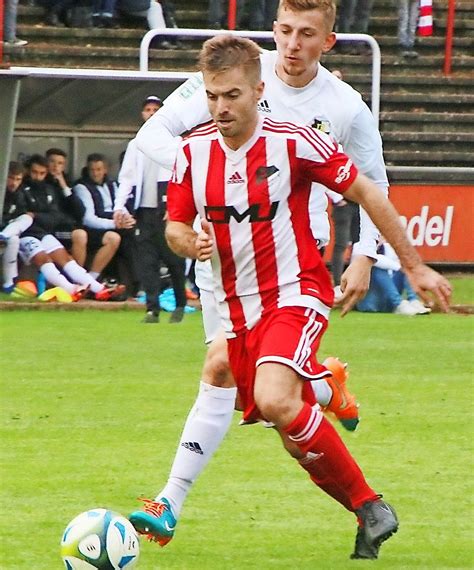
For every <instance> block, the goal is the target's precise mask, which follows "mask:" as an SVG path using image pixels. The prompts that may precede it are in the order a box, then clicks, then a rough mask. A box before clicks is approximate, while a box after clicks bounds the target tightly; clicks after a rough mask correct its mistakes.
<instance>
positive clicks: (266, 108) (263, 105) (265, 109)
mask: <svg viewBox="0 0 474 570" xmlns="http://www.w3.org/2000/svg"><path fill="white" fill-rule="evenodd" d="M257 110H258V111H259V112H260V113H271V112H272V110H271V109H270V105H269V104H268V101H267V100H266V99H263V100H262V101H259V102H258V104H257Z"/></svg>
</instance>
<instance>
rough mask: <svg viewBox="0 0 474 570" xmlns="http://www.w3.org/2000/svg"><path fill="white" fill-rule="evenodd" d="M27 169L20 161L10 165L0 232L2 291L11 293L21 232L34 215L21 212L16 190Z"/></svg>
mask: <svg viewBox="0 0 474 570" xmlns="http://www.w3.org/2000/svg"><path fill="white" fill-rule="evenodd" d="M24 172H25V169H24V167H23V165H22V164H21V163H20V162H10V163H9V165H8V174H7V186H6V191H5V199H4V203H3V215H2V222H1V228H2V231H1V232H0V250H1V253H2V277H3V283H2V291H3V292H4V293H11V292H12V291H13V288H14V286H15V281H16V279H17V277H18V254H19V250H20V237H19V236H20V234H21V233H22V232H24V231H25V230H26V229H28V228H29V227H30V226H31V224H32V223H33V217H32V216H31V215H28V214H23V215H22V214H21V213H20V212H19V210H18V208H17V205H16V199H15V196H16V194H15V193H16V191H17V190H18V189H19V188H20V186H21V184H22V182H23V175H24Z"/></svg>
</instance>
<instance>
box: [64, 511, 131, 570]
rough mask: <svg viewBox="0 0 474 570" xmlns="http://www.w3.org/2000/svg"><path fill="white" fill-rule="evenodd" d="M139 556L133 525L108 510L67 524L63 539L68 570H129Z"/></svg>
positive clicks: (77, 518)
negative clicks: (94, 569)
mask: <svg viewBox="0 0 474 570" xmlns="http://www.w3.org/2000/svg"><path fill="white" fill-rule="evenodd" d="M139 554H140V543H139V540H138V535H137V533H136V531H135V529H134V528H133V526H132V524H131V523H130V522H129V521H128V520H127V519H126V518H125V517H123V516H122V515H120V514H119V513H115V512H113V511H109V510H107V509H92V510H90V511H86V512H84V513H81V514H80V515H78V516H77V517H76V518H74V519H73V520H72V521H71V522H70V523H69V524H68V525H67V527H66V530H65V531H64V534H63V537H62V540H61V556H62V558H63V561H64V564H65V565H66V568H67V570H86V569H87V568H88V569H90V568H99V569H101V570H123V569H125V570H130V568H133V567H134V566H135V564H136V562H137V560H138V556H139Z"/></svg>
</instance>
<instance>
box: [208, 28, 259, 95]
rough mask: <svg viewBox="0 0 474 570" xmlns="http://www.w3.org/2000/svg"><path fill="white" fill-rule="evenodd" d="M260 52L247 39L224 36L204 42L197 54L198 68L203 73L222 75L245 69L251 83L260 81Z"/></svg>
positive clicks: (256, 46) (255, 45) (254, 44)
mask: <svg viewBox="0 0 474 570" xmlns="http://www.w3.org/2000/svg"><path fill="white" fill-rule="evenodd" d="M260 53H261V50H260V48H259V47H258V45H257V44H256V43H255V42H253V41H252V40H249V39H247V38H241V37H240V36H234V35H231V34H224V35H219V36H214V37H213V38H210V39H208V40H207V41H205V42H204V44H203V46H202V49H201V52H200V54H199V68H200V69H201V71H202V72H203V73H205V72H208V73H222V72H224V71H228V70H229V69H233V68H235V67H243V68H245V70H246V72H247V75H248V76H249V77H250V78H251V80H252V82H253V83H255V84H257V83H258V82H259V81H260V80H261V66H260Z"/></svg>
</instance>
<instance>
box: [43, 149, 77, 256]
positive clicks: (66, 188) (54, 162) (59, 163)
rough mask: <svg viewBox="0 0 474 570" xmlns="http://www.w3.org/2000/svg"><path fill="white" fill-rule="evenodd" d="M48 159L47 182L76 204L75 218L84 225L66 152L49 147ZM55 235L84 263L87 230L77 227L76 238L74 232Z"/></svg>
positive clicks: (56, 233)
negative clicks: (74, 194)
mask: <svg viewBox="0 0 474 570" xmlns="http://www.w3.org/2000/svg"><path fill="white" fill-rule="evenodd" d="M46 160H47V162H48V174H47V176H46V182H47V183H48V184H51V185H52V186H54V187H55V188H56V190H57V192H58V193H59V194H60V195H64V196H65V197H66V198H68V199H69V200H70V201H71V203H72V204H73V205H74V211H73V215H74V219H75V220H76V221H77V223H78V224H80V225H81V226H82V217H83V216H84V207H83V206H82V203H81V202H80V201H79V199H78V198H76V197H75V196H72V183H71V181H70V179H69V176H68V174H67V172H66V168H67V154H66V152H65V151H64V150H62V149H60V148H49V149H48V150H47V151H46ZM55 236H56V237H57V238H58V239H59V240H60V241H61V243H62V244H63V245H64V246H65V248H66V249H67V250H70V251H71V254H72V256H73V257H74V259H75V260H76V261H77V262H78V263H80V264H81V265H84V260H85V259H86V253H87V251H86V244H87V234H86V232H85V230H83V229H80V228H76V229H75V231H74V239H72V232H64V231H63V232H55Z"/></svg>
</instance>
